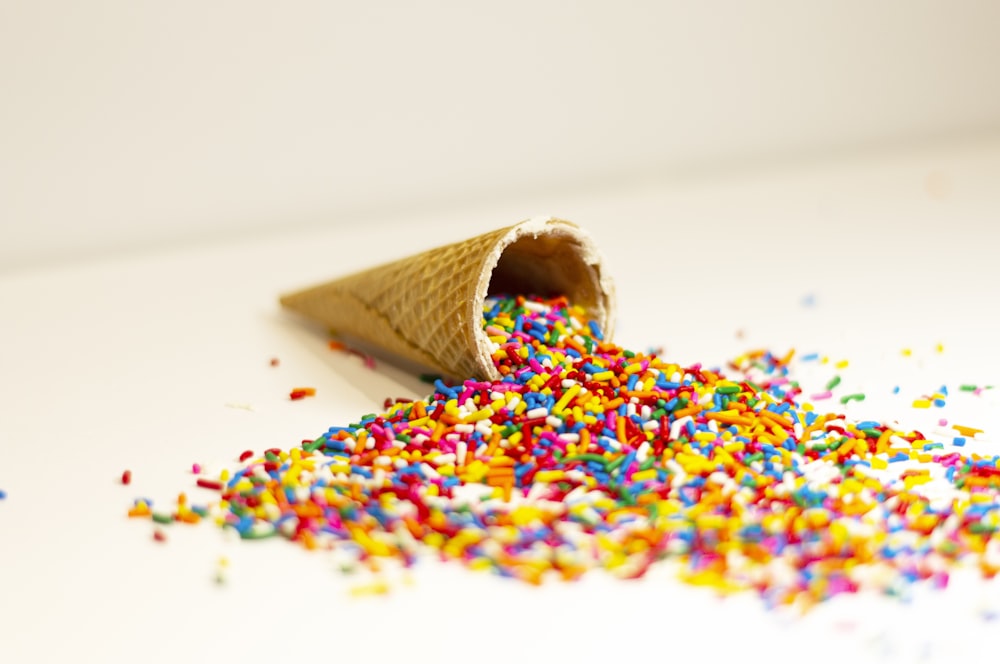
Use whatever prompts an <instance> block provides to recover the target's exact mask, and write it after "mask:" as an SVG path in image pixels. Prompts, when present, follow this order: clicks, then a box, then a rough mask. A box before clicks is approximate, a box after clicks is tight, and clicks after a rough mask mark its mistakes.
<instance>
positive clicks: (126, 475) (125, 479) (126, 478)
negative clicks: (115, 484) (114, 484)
mask: <svg viewBox="0 0 1000 664" xmlns="http://www.w3.org/2000/svg"><path fill="white" fill-rule="evenodd" d="M121 482H122V484H126V485H128V484H131V483H132V471H131V470H126V471H123V472H122V477H121Z"/></svg>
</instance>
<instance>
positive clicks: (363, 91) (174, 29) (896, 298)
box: [0, 2, 1000, 663]
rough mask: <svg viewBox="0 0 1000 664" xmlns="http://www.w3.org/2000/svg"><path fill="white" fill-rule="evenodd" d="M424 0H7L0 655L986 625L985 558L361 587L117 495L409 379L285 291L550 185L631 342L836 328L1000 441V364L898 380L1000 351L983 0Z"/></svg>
mask: <svg viewBox="0 0 1000 664" xmlns="http://www.w3.org/2000/svg"><path fill="white" fill-rule="evenodd" d="M407 7H408V5H406V6H404V5H402V3H401V4H400V6H398V7H393V8H391V10H390V9H382V10H379V11H375V10H362V9H359V8H354V7H346V6H341V5H329V6H327V5H314V6H311V7H310V6H307V5H304V4H298V5H295V6H294V7H293V8H291V9H289V8H287V7H280V6H279V5H276V4H272V3H252V2H251V3H212V4H209V3H199V4H194V3H171V4H166V3H150V4H142V3H129V4H125V3H122V4H118V5H113V4H111V3H106V4H101V3H90V4H89V5H88V6H87V7H86V8H84V6H83V5H77V4H69V3H63V4H60V5H53V4H49V5H46V4H45V3H22V4H18V3H5V4H2V5H0V31H2V39H0V52H2V57H0V76H2V77H3V79H2V83H3V86H2V90H3V104H0V119H2V122H0V139H2V146H3V149H2V150H0V175H2V177H0V187H2V188H3V189H0V191H2V195H0V270H2V273H0V312H2V313H0V490H4V491H6V492H7V494H8V496H7V498H6V499H4V500H2V501H0V662H4V663H6V662H16V663H20V662H36V661H37V662H41V661H68V660H79V661H102V662H133V661H158V662H176V661H210V660H219V659H222V658H227V659H231V658H236V657H238V658H240V659H241V660H245V661H289V660H292V659H301V658H305V657H316V658H321V659H327V660H344V661H355V660H361V661H388V660H390V659H397V660H401V659H403V658H412V659H415V660H417V661H426V660H434V661H454V660H458V659H470V660H473V659H474V660H476V661H483V662H490V661H497V662H499V661H504V662H510V661H512V660H524V661H539V660H541V659H543V658H545V659H552V658H554V657H559V658H560V659H565V660H567V661H574V660H575V661H608V660H610V659H615V660H623V661H626V660H636V659H640V658H641V659H643V660H653V661H656V660H660V661H668V660H678V659H684V660H686V661H687V660H694V659H698V660H703V661H725V660H726V659H727V658H728V659H729V660H731V661H737V660H739V661H762V662H763V661H766V662H785V661H787V662H792V661H795V662H799V661H810V662H827V661H838V662H840V661H852V662H900V663H903V662H916V661H923V662H935V661H940V662H953V661H956V659H960V658H961V657H967V658H968V657H973V656H982V653H983V652H992V651H991V650H988V649H989V648H990V645H989V644H991V643H992V642H993V640H992V638H993V637H992V635H993V634H994V633H995V631H996V628H997V623H996V622H995V620H991V619H990V618H991V617H992V616H995V615H997V613H998V607H1000V589H998V587H997V585H996V584H989V583H984V582H982V581H981V580H980V579H979V578H978V577H977V576H976V575H975V574H963V573H958V574H956V575H954V577H953V580H952V586H951V587H950V588H949V589H948V590H947V591H946V592H941V593H935V592H931V591H928V590H927V589H918V590H917V591H916V595H915V597H914V599H913V600H912V601H911V602H909V603H905V602H900V601H899V600H893V599H886V598H882V597H878V596H874V595H872V594H862V595H859V596H854V597H841V598H838V599H836V600H834V601H832V602H829V603H827V604H825V605H823V606H821V607H819V608H818V609H816V610H814V611H813V612H811V613H809V614H807V615H805V616H803V617H800V616H797V615H796V614H794V613H792V612H769V611H767V610H765V609H764V608H763V607H762V605H761V604H760V602H759V601H758V600H757V599H756V598H755V597H753V596H750V595H742V596H738V597H735V598H730V599H728V600H725V601H720V600H718V599H717V598H716V597H715V596H714V595H713V593H712V592H711V591H707V590H704V589H698V588H691V587H688V586H685V585H683V584H681V583H679V582H678V581H676V580H675V579H674V570H673V569H671V568H670V567H669V566H664V567H662V568H659V569H658V570H657V571H656V572H655V573H654V574H653V575H652V577H651V578H649V579H646V580H643V581H640V582H637V583H622V582H616V581H614V580H612V579H609V578H607V577H605V576H602V575H600V574H596V575H591V576H589V577H588V578H586V579H585V580H584V581H583V582H581V583H578V584H561V583H550V584H547V585H546V586H544V587H543V588H541V589H534V588H526V587H524V586H522V585H520V584H517V583H512V582H508V581H505V580H503V579H499V578H494V577H492V576H489V575H486V574H475V573H471V572H467V571H466V570H464V569H461V568H457V567H455V566H451V565H436V564H434V563H432V562H426V561H425V562H424V563H422V564H421V565H420V566H419V567H418V568H417V569H416V570H415V571H414V572H413V574H412V575H411V577H410V578H409V579H408V580H407V579H402V578H396V577H394V578H393V579H391V580H392V584H391V585H392V592H391V593H390V594H388V595H386V596H380V597H368V598H355V597H352V596H351V592H350V591H351V589H352V588H353V587H356V586H357V584H359V583H362V582H364V579H363V578H357V577H344V576H343V575H341V574H340V573H339V572H338V571H336V565H335V562H334V561H333V560H331V559H330V558H329V557H328V556H326V555H324V554H319V553H315V554H310V553H307V552H304V551H301V550H299V549H298V548H296V547H294V546H291V545H289V544H287V543H286V542H283V541H278V540H270V541H266V542H258V543H243V542H239V541H233V540H231V539H229V538H226V537H224V536H223V534H222V533H221V532H220V531H218V530H217V529H215V528H214V527H212V526H210V525H208V524H204V525H201V526H198V527H185V526H179V525H175V526H170V527H169V528H166V529H165V531H166V533H167V537H168V541H167V542H166V543H157V542H154V541H153V540H152V529H151V527H150V525H149V523H147V522H142V521H134V520H129V519H127V518H126V517H125V512H126V510H127V509H128V507H129V506H130V504H131V502H132V500H133V499H135V498H136V497H138V496H148V497H150V498H152V499H154V500H155V501H156V502H157V503H158V504H160V505H165V504H169V503H170V501H171V500H172V499H173V498H174V497H175V496H176V494H177V493H178V492H180V491H185V492H187V493H188V494H189V495H190V496H191V498H192V500H196V501H204V500H207V499H208V498H209V496H210V493H209V492H205V491H202V490H199V489H196V488H195V487H194V486H193V484H194V482H193V480H194V478H193V477H192V475H191V474H190V472H189V469H190V466H191V464H192V463H194V462H197V463H201V464H202V465H205V466H207V467H209V468H221V467H232V466H234V465H235V463H236V461H235V459H236V457H237V456H238V455H239V453H240V452H242V451H243V450H244V449H254V450H261V449H264V448H266V447H274V446H279V447H285V448H287V447H291V446H293V445H295V444H297V443H298V442H299V441H300V440H302V439H304V438H312V437H314V436H315V435H317V434H318V433H319V432H322V431H324V430H325V429H326V428H327V427H328V426H330V425H334V424H344V423H346V422H348V421H351V420H352V419H353V418H355V417H356V416H357V415H358V414H360V413H364V412H370V411H371V410H373V409H376V408H378V406H379V405H380V404H381V402H382V400H383V399H384V398H385V397H387V396H417V395H419V394H421V392H422V390H423V389H424V387H423V386H422V385H421V384H419V383H418V382H417V381H416V380H414V378H413V377H412V376H410V375H408V374H405V373H404V372H402V371H400V370H398V369H395V368H393V367H391V366H389V365H387V364H385V363H382V362H380V363H379V365H378V367H377V370H376V371H370V370H368V369H365V368H364V367H363V366H362V365H361V363H360V362H359V361H358V360H357V358H354V357H350V356H347V355H343V354H337V353H332V352H330V351H329V350H328V348H327V346H326V339H327V337H326V335H325V333H324V331H323V330H321V329H317V328H314V327H311V326H308V325H304V324H302V323H301V322H300V321H298V320H296V319H293V318H291V317H288V316H285V315H283V314H282V312H280V311H279V308H278V306H277V297H278V295H279V294H280V293H281V292H284V291H287V290H290V289H295V288H298V287H300V286H305V285H309V284H312V283H314V282H316V281H318V280H323V279H327V278H330V277H335V276H338V275H340V274H345V273H348V272H350V271H352V270H355V269H358V268H362V267H367V266H369V265H371V264H372V263H374V262H378V261H381V260H384V259H389V258H393V257H397V256H402V255H405V254H407V253H410V252H412V251H415V250H418V249H422V248H428V247H431V246H435V245H437V244H439V243H441V242H446V241H452V240H458V239H462V238H464V237H466V236H468V235H472V234H475V233H477V232H479V231H482V230H489V229H492V228H495V227H498V226H501V225H507V224H510V223H513V222H516V221H518V220H521V219H524V218H527V217H530V216H534V215H537V214H545V213H549V214H554V215H557V216H560V217H563V218H567V219H571V220H573V221H576V222H578V223H580V224H581V225H583V226H584V227H585V228H587V229H589V230H590V231H591V232H592V234H593V235H594V236H595V238H596V240H597V242H598V245H599V246H600V247H601V249H602V250H603V252H604V253H605V254H606V257H607V264H608V267H609V269H610V272H611V274H612V275H613V276H614V277H615V278H616V280H617V282H618V293H619V304H620V306H619V315H618V320H619V322H618V327H617V329H618V332H617V335H618V337H617V340H618V341H619V342H621V343H622V344H624V345H625V346H627V347H632V348H636V349H645V348H647V347H649V346H659V345H662V346H664V347H665V352H666V355H667V356H669V357H670V358H671V359H676V360H678V361H681V362H696V361H704V362H706V363H707V364H710V365H713V364H715V365H717V364H720V363H723V362H724V361H725V360H726V359H727V358H729V357H732V356H733V355H735V354H737V353H739V352H741V351H744V350H747V349H749V348H753V347H761V346H763V347H769V348H773V349H775V350H776V351H784V350H786V349H788V348H789V347H795V348H797V349H798V350H799V352H800V354H801V353H808V352H811V351H816V352H819V353H822V354H825V355H828V356H829V357H830V358H831V359H832V360H834V361H835V360H839V359H848V360H850V365H849V367H848V368H847V369H845V370H843V372H842V373H843V376H844V383H843V386H844V389H845V390H846V389H857V390H858V391H864V392H865V393H867V394H868V399H867V400H866V401H865V402H863V403H860V404H851V406H849V407H848V408H847V414H848V415H849V416H851V417H857V418H859V419H880V420H889V421H891V420H899V421H900V423H901V425H902V426H907V427H917V428H922V430H926V431H927V432H934V431H935V430H936V429H937V425H936V422H937V419H938V418H940V417H947V418H948V419H949V420H950V421H951V422H955V423H960V424H965V425H968V426H976V427H980V428H983V429H986V434H984V435H983V436H982V440H981V441H979V442H977V443H976V444H975V445H973V446H970V447H969V448H967V451H978V452H981V453H984V454H994V453H996V452H997V447H996V446H997V444H998V442H1000V436H998V435H997V432H998V431H1000V416H998V413H1000V409H998V406H1000V403H998V401H1000V399H998V396H997V394H996V392H988V393H985V394H984V395H983V396H981V397H974V396H971V395H968V394H965V395H963V394H955V395H954V396H953V397H952V398H950V399H949V400H948V401H949V405H948V407H947V409H945V410H933V411H918V410H914V409H913V408H911V407H910V403H911V402H912V400H913V399H915V398H917V397H919V396H921V395H922V394H925V393H927V392H929V391H933V390H936V389H938V388H939V386H940V385H941V384H948V385H950V386H951V387H952V391H953V392H954V388H955V386H956V385H958V384H959V383H1000V352H997V349H996V341H995V340H996V339H997V338H998V336H1000V307H998V304H997V301H998V300H997V296H996V284H997V283H998V282H1000V262H998V261H997V260H996V253H997V248H998V247H1000V226H998V224H997V219H998V217H1000V193H998V187H997V183H998V182H1000V137H997V136H996V135H995V134H992V133H991V131H990V128H991V127H992V128H996V127H997V126H998V120H1000V91H998V88H997V86H995V85H993V83H994V80H995V75H994V72H993V67H994V64H995V63H996V62H997V61H1000V59H998V57H997V56H998V49H1000V46H998V44H997V41H996V40H995V39H993V38H992V33H993V31H994V28H995V26H996V25H998V24H1000V22H998V20H997V19H998V9H997V7H998V5H996V4H993V3H980V4H975V3H903V2H890V3H880V4H879V9H874V8H872V7H869V6H867V4H862V3H836V4H834V3H831V4H829V5H826V6H825V8H824V7H821V6H820V5H819V4H816V3H813V4H811V5H808V6H805V5H803V6H802V7H799V4H797V3H794V4H793V3H772V4H765V3H756V4H754V5H753V6H752V7H751V5H749V4H745V5H744V4H737V3H701V4H699V5H697V6H694V5H691V6H687V5H681V4H672V3H665V4H661V3H634V4H632V5H627V6H625V7H624V8H621V7H616V8H615V9H614V10H611V9H604V8H602V7H603V5H599V4H597V3H594V4H593V5H591V4H582V3H581V4H577V5H573V7H570V5H568V4H567V5H566V6H565V7H559V6H558V5H556V4H554V3H540V4H539V3H535V4H531V5H528V4H525V5H523V6H517V5H516V3H514V5H511V4H507V5H504V11H505V12H506V11H508V9H507V8H508V7H511V9H509V13H506V14H505V13H501V12H500V9H498V8H497V7H492V8H491V9H489V10H488V11H487V10H484V9H473V8H471V7H470V6H466V5H458V4H456V5H454V6H448V7H445V6H434V7H431V6H430V5H424V6H423V7H422V8H421V9H420V10H419V11H418V10H416V9H407ZM810 302H811V303H812V304H811V305H809V304H808V303H810ZM938 343H942V344H943V345H944V349H945V350H944V352H942V353H939V352H937V350H936V346H937V344H938ZM903 348H909V349H911V350H912V355H911V356H910V357H904V356H903V355H902V354H901V350H902V349H903ZM274 356H277V357H279V358H280V360H281V363H280V366H279V367H271V366H270V365H269V359H270V358H271V357H274ZM800 369H801V371H802V378H803V380H805V381H807V382H809V381H813V382H814V383H816V384H822V383H823V382H825V379H826V378H827V377H828V376H826V375H824V374H823V373H822V367H819V368H814V369H813V370H812V373H810V370H808V367H801V368H800ZM827 369H829V367H828V366H827ZM299 385H310V386H314V387H316V388H317V390H318V392H317V396H316V397H315V398H314V399H306V400H303V401H297V402H291V401H289V400H288V399H287V394H288V391H289V389H291V388H292V387H295V386H299ZM896 385H899V386H900V387H901V390H900V394H899V396H893V395H892V388H893V387H894V386H896ZM126 468H129V469H131V470H132V472H133V477H134V480H133V483H132V485H131V486H129V487H124V486H122V485H121V484H120V482H119V481H118V478H119V477H120V476H121V472H122V471H123V470H124V469H126ZM220 557H225V558H227V559H228V560H229V567H228V568H227V571H226V583H224V584H222V585H218V584H216V583H215V582H214V581H213V578H214V576H215V574H216V572H217V569H218V561H219V559H220ZM984 649H985V650H984Z"/></svg>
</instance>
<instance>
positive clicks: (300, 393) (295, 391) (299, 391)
mask: <svg viewBox="0 0 1000 664" xmlns="http://www.w3.org/2000/svg"><path fill="white" fill-rule="evenodd" d="M314 396H316V388H315V387H295V388H292V391H291V392H289V393H288V398H289V399H291V400H292V401H298V400H299V399H304V398H306V397H314Z"/></svg>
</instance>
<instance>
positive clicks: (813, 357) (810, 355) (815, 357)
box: [799, 353, 819, 362]
mask: <svg viewBox="0 0 1000 664" xmlns="http://www.w3.org/2000/svg"><path fill="white" fill-rule="evenodd" d="M818 359H819V353H808V354H806V355H803V356H802V357H801V358H799V361H800V362H815V361H816V360H818Z"/></svg>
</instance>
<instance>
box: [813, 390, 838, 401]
mask: <svg viewBox="0 0 1000 664" xmlns="http://www.w3.org/2000/svg"><path fill="white" fill-rule="evenodd" d="M832 396H833V392H831V391H830V390H827V391H826V392H817V393H816V394H814V395H812V396H811V397H809V398H810V399H812V400H813V401H822V400H823V399H829V398H830V397H832Z"/></svg>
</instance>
